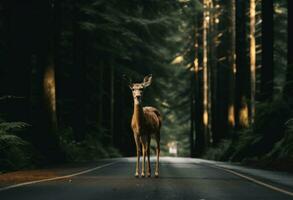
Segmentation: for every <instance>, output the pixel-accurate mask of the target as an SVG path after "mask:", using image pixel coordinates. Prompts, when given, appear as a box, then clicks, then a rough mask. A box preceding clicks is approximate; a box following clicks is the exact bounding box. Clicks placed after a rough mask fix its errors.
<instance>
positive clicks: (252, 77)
mask: <svg viewBox="0 0 293 200" xmlns="http://www.w3.org/2000/svg"><path fill="white" fill-rule="evenodd" d="M255 9H256V4H255V0H250V8H249V17H250V22H249V25H250V34H249V39H250V48H249V49H250V51H249V55H250V123H251V124H253V123H254V116H255V95H256V41H255V25H256V23H255V20H256V17H255V13H256V11H255Z"/></svg>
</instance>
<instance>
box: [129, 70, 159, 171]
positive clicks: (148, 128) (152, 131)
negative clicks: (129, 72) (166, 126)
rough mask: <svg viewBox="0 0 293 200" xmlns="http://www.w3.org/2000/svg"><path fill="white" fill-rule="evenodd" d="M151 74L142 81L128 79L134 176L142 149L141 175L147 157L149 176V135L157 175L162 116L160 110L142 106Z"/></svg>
mask: <svg viewBox="0 0 293 200" xmlns="http://www.w3.org/2000/svg"><path fill="white" fill-rule="evenodd" d="M151 80H152V76H151V75H149V76H146V77H145V78H144V81H143V83H132V82H131V81H129V87H130V89H131V90H132V95H133V100H134V109H133V115H132V120H131V128H132V131H133V135H134V139H135V144H136V155H137V157H136V172H135V176H136V177H138V176H139V163H140V154H141V149H142V156H143V162H142V172H141V176H142V177H144V176H145V158H146V157H147V161H148V162H147V176H148V177H150V176H151V167H150V142H151V136H154V138H155V140H156V143H157V147H156V158H157V159H156V169H155V176H156V177H158V176H159V157H160V128H161V125H162V117H161V114H160V112H159V111H158V110H157V109H156V108H154V107H150V106H149V107H142V105H141V101H142V95H143V90H144V89H145V88H146V87H148V86H149V85H150V84H151Z"/></svg>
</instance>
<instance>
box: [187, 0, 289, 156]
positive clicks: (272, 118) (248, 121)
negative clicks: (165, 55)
mask: <svg viewBox="0 0 293 200" xmlns="http://www.w3.org/2000/svg"><path fill="white" fill-rule="evenodd" d="M202 6H203V7H202V11H201V12H200V13H199V14H197V15H196V20H195V21H194V23H193V24H192V26H193V27H194V28H193V29H194V33H190V34H192V35H193V36H194V37H193V41H194V43H193V44H192V46H191V47H190V54H191V58H193V59H191V62H190V67H191V69H192V71H193V74H192V80H193V84H192V85H193V87H192V95H191V101H192V104H191V105H192V109H193V112H192V114H191V129H190V141H191V146H190V152H191V155H192V156H202V155H205V156H206V157H208V158H213V159H222V160H223V159H224V160H227V159H230V160H237V161H239V160H243V159H251V160H257V159H259V158H264V157H265V158H266V159H267V160H274V159H278V158H279V157H282V159H289V158H292V150H289V149H288V148H287V149H286V147H285V149H286V150H285V149H283V150H282V149H281V148H282V147H281V146H280V144H281V143H283V144H285V143H286V144H289V143H290V141H292V140H290V139H289V140H288V135H292V124H291V121H290V119H291V118H292V94H293V93H292V78H293V77H292V72H291V71H292V58H291V57H292V56H291V54H292V52H291V51H292V50H291V48H292V42H291V39H290V25H291V23H292V22H291V21H292V20H291V19H290V17H289V16H290V13H291V7H292V5H291V3H289V1H281V0H280V1H273V0H268V1H267V0H265V1H264V0H263V1H260V0H250V1H245V0H239V1H235V0H228V1H216V0H203V1H202ZM288 130H289V132H290V131H291V132H290V133H289V132H288ZM290 137H292V136H290ZM285 140H286V141H285ZM273 152H274V153H273ZM277 152H278V153H277ZM281 152H282V153H281ZM285 152H286V153H285Z"/></svg>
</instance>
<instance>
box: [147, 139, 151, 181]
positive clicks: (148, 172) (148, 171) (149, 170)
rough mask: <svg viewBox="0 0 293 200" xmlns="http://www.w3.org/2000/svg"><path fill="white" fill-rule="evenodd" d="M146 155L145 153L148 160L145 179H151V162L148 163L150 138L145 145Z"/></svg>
mask: <svg viewBox="0 0 293 200" xmlns="http://www.w3.org/2000/svg"><path fill="white" fill-rule="evenodd" d="M146 148H147V149H146V153H147V159H148V164H147V177H151V162H150V137H149V138H148V143H147V145H146Z"/></svg>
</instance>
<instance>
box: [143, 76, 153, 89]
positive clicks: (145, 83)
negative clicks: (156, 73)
mask: <svg viewBox="0 0 293 200" xmlns="http://www.w3.org/2000/svg"><path fill="white" fill-rule="evenodd" d="M151 83H152V75H151V74H150V75H147V76H146V77H144V79H143V86H144V87H148V86H150V85H151Z"/></svg>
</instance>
